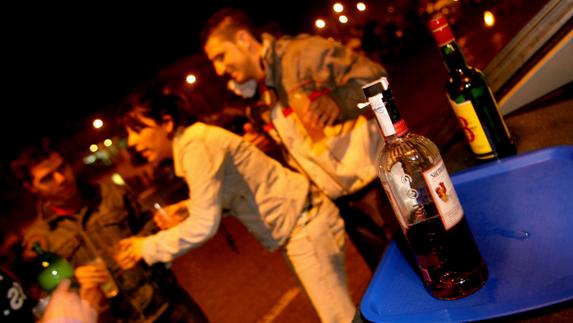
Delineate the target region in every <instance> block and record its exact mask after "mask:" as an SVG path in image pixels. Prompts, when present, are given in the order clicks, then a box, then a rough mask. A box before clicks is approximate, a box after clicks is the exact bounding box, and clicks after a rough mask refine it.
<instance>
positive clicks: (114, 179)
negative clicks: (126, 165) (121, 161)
mask: <svg viewBox="0 0 573 323" xmlns="http://www.w3.org/2000/svg"><path fill="white" fill-rule="evenodd" d="M111 181H112V182H114V183H115V184H116V185H120V186H125V181H124V180H123V177H121V175H119V174H118V173H114V174H113V175H111Z"/></svg>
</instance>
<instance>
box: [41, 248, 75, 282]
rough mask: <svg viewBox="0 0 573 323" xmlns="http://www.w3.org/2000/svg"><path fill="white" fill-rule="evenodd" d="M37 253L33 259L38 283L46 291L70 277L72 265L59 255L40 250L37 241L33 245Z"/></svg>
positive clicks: (72, 272) (72, 274) (72, 273)
mask: <svg viewBox="0 0 573 323" xmlns="http://www.w3.org/2000/svg"><path fill="white" fill-rule="evenodd" d="M33 249H34V252H36V254H37V255H38V256H37V257H36V259H35V263H36V267H37V270H38V276H37V279H38V283H39V284H40V287H42V289H44V290H45V291H47V292H51V291H53V290H54V289H55V288H56V287H57V286H58V284H59V283H60V281H62V279H64V278H69V279H72V277H73V276H74V267H72V265H71V264H70V263H69V262H68V261H67V260H66V259H65V258H64V257H61V256H60V255H57V254H55V253H53V252H49V251H45V250H42V248H41V247H40V245H39V244H38V243H35V244H34V246H33Z"/></svg>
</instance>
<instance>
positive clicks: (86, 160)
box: [84, 155, 97, 165]
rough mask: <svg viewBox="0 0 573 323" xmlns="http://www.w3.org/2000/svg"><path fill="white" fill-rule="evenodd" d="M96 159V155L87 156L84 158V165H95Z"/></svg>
mask: <svg viewBox="0 0 573 323" xmlns="http://www.w3.org/2000/svg"><path fill="white" fill-rule="evenodd" d="M96 159H97V158H96V156H95V155H89V156H86V157H84V164H86V165H91V164H93V163H95V161H96Z"/></svg>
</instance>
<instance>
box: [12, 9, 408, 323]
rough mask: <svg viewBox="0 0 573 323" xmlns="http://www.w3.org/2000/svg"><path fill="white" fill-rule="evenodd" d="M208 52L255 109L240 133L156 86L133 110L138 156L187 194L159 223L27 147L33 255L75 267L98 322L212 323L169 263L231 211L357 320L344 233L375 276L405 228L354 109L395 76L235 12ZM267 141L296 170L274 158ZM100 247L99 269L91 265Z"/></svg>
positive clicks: (326, 300) (23, 168)
mask: <svg viewBox="0 0 573 323" xmlns="http://www.w3.org/2000/svg"><path fill="white" fill-rule="evenodd" d="M201 42H202V48H203V50H204V52H205V54H206V55H207V57H208V58H209V60H210V61H211V62H212V63H213V65H214V68H215V71H216V72H217V74H218V75H219V76H221V77H223V78H225V79H227V80H228V81H229V83H228V86H229V89H230V90H232V91H234V92H235V93H236V94H238V95H240V96H242V97H244V99H245V102H247V103H248V105H249V109H248V111H247V112H248V117H249V120H250V121H249V123H248V124H247V125H246V127H245V130H246V132H245V134H244V135H243V136H242V137H240V136H239V135H237V134H234V133H232V132H230V131H227V130H225V129H223V128H220V127H216V126H213V125H208V124H205V123H203V122H200V121H198V120H197V118H196V117H195V116H194V115H193V113H189V111H193V102H189V101H187V100H185V98H183V97H181V96H178V95H177V94H173V93H169V92H165V91H162V90H150V91H148V92H146V93H141V95H139V96H138V97H137V99H135V100H133V102H131V104H130V105H129V107H128V108H127V109H126V111H124V112H123V113H122V121H123V124H124V126H125V129H126V130H127V134H128V144H129V146H131V147H133V148H134V149H135V150H137V151H138V152H139V153H140V154H141V155H142V156H143V157H144V158H145V159H147V161H148V162H150V163H161V162H164V161H166V160H172V162H173V167H174V171H175V174H176V175H177V176H179V177H181V178H183V179H184V180H185V182H186V183H187V185H188V188H189V192H190V196H189V199H187V200H184V201H181V202H178V203H175V204H172V205H169V206H165V207H164V210H163V211H162V212H164V214H163V215H161V216H160V215H159V214H155V215H152V214H151V213H149V212H145V211H144V210H141V208H140V206H139V205H138V202H137V199H136V197H134V196H131V195H130V193H129V192H128V191H126V190H125V189H124V188H122V187H120V186H117V185H115V184H113V183H112V182H111V181H102V182H101V183H98V184H93V183H86V182H84V181H82V180H81V179H79V178H76V176H75V174H74V172H73V170H72V168H71V166H70V164H69V163H68V162H67V161H66V159H65V157H64V154H63V153H62V152H60V151H59V150H57V149H55V148H54V147H51V146H49V145H46V144H41V145H32V146H29V147H26V148H24V149H23V150H22V151H21V153H20V154H19V155H18V157H17V158H16V159H15V160H14V161H13V162H12V169H13V171H14V173H15V174H16V176H18V178H19V179H20V180H21V181H22V182H23V185H24V187H25V188H26V189H28V190H29V191H30V192H32V193H33V194H35V195H36V196H37V197H38V203H39V204H38V218H37V219H36V221H35V222H34V223H33V224H32V225H30V227H29V228H27V230H26V233H25V237H24V245H25V246H26V247H27V248H26V249H27V250H30V246H31V245H33V244H34V243H38V244H40V245H41V246H42V247H43V248H45V249H47V250H50V251H54V252H56V253H58V254H60V255H62V256H64V257H66V258H67V259H68V260H70V262H71V263H72V264H73V265H74V267H75V278H76V279H77V281H78V283H79V286H80V288H79V295H80V297H81V298H82V299H83V300H84V301H86V302H88V303H89V304H90V306H91V308H92V309H94V310H95V311H96V312H97V313H98V315H99V316H100V317H106V318H108V319H109V320H110V321H112V320H116V321H128V322H148V321H157V322H206V321H208V319H207V317H206V315H205V314H204V313H203V311H202V310H201V308H200V306H199V305H198V304H197V303H196V302H195V301H194V300H193V299H192V298H191V297H190V296H189V295H188V294H187V293H186V292H185V291H184V290H183V289H182V288H181V286H179V284H178V283H177V281H176V279H175V277H174V275H173V274H172V273H171V271H170V270H168V269H166V267H165V264H166V263H169V262H171V261H172V260H173V259H175V258H177V257H178V256H181V255H182V254H184V253H185V252H187V251H188V250H189V249H191V248H197V247H199V246H201V245H202V244H203V243H205V242H206V241H207V240H209V239H210V238H212V237H213V236H214V235H215V233H216V232H217V229H218V227H219V225H220V223H221V217H222V214H223V212H224V211H225V212H228V213H230V214H232V215H234V216H236V217H237V218H238V219H239V220H240V221H241V222H242V223H243V224H244V225H245V226H246V227H247V228H248V230H249V231H250V232H251V233H252V234H253V235H254V236H255V237H256V238H257V239H258V240H259V241H260V243H261V244H262V245H263V246H264V247H265V248H266V249H268V250H269V251H274V250H280V252H281V253H283V254H284V256H285V259H287V262H288V264H289V266H290V267H291V269H292V271H293V273H294V274H295V275H296V277H297V278H298V281H299V282H300V284H301V285H302V287H303V288H304V290H305V292H306V294H307V295H308V297H309V299H310V301H311V303H312V305H313V306H314V308H315V310H316V312H317V314H318V316H319V317H320V319H321V320H322V321H324V322H350V321H352V318H353V317H354V315H355V312H356V308H355V304H354V302H353V301H352V299H351V297H350V293H349V291H348V287H347V281H346V273H345V262H344V246H345V236H346V234H347V235H348V236H349V237H350V239H351V241H352V242H353V244H354V245H355V246H356V247H357V250H358V251H359V253H360V254H361V255H362V256H363V258H364V260H365V261H366V263H367V264H368V265H369V266H370V268H372V269H375V267H376V265H377V263H378V261H379V260H380V259H381V256H382V254H383V252H384V249H385V247H386V245H387V243H388V241H389V240H390V239H391V238H392V234H393V233H394V230H395V229H396V228H397V224H396V220H395V219H394V216H393V213H392V210H391V208H390V204H389V203H388V201H387V200H386V197H385V195H384V193H383V189H382V188H381V185H380V182H379V181H378V179H377V168H376V158H377V152H378V149H379V146H380V145H381V144H383V139H382V137H381V136H380V135H379V130H378V126H377V124H376V121H375V120H374V119H373V118H369V116H367V115H364V114H360V113H359V111H358V109H357V107H356V105H357V103H360V102H362V101H364V96H363V94H362V86H363V85H365V84H367V83H370V82H372V81H374V80H376V79H379V78H381V77H383V76H386V71H385V70H384V68H383V67H382V66H381V65H379V64H377V63H375V62H373V61H371V60H369V59H367V58H365V57H363V56H360V55H358V54H357V53H355V52H354V51H352V50H351V49H349V48H347V47H345V46H343V45H342V44H340V43H337V42H335V41H331V40H326V39H323V38H320V37H317V36H310V35H298V36H294V37H287V36H285V37H281V38H279V39H276V38H274V37H273V36H271V35H268V34H259V33H257V32H256V29H255V28H254V27H253V25H252V24H251V22H250V20H249V18H248V17H247V15H246V14H245V13H244V12H243V11H241V10H238V9H233V8H227V9H223V10H221V11H219V12H217V13H216V14H214V15H213V16H212V17H211V18H210V19H209V20H208V22H207V24H206V26H205V28H204V30H203V32H202V34H201ZM269 141H274V142H275V143H277V144H278V145H279V146H280V147H281V148H282V151H283V152H284V157H285V158H284V159H285V161H286V163H287V164H288V165H283V164H281V163H279V162H278V161H276V160H274V159H272V158H271V157H269V156H268V155H267V154H265V151H264V149H265V147H268V145H266V143H267V142H269ZM165 213H166V215H167V218H168V219H170V220H169V221H165ZM93 246H96V248H95V249H97V250H99V253H100V255H99V257H100V259H102V260H103V261H99V262H93V261H90V256H89V249H90V248H92V249H93ZM92 258H93V257H92ZM109 275H111V276H112V277H113V278H114V280H115V281H116V283H117V285H118V287H119V290H120V293H119V294H118V295H117V296H115V297H112V298H109V299H108V298H106V297H105V295H103V293H102V292H101V289H100V285H101V284H102V283H104V282H105V281H106V279H108V277H109ZM62 293H63V292H60V294H62ZM71 303H72V302H70V304H71ZM78 304H85V302H84V303H81V302H80V303H78ZM52 312H53V311H52ZM88 316H89V315H88ZM89 317H91V316H89ZM106 321H107V320H106Z"/></svg>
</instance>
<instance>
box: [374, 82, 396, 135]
mask: <svg viewBox="0 0 573 323" xmlns="http://www.w3.org/2000/svg"><path fill="white" fill-rule="evenodd" d="M368 102H370V107H371V108H372V111H374V115H375V116H376V119H378V123H379V124H380V128H382V132H383V133H384V136H385V137H388V136H391V135H393V134H395V133H396V130H395V129H394V125H393V124H392V119H390V115H389V114H388V110H387V109H386V106H385V105H384V101H382V93H378V94H376V95H375V96H371V97H369V98H368Z"/></svg>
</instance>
